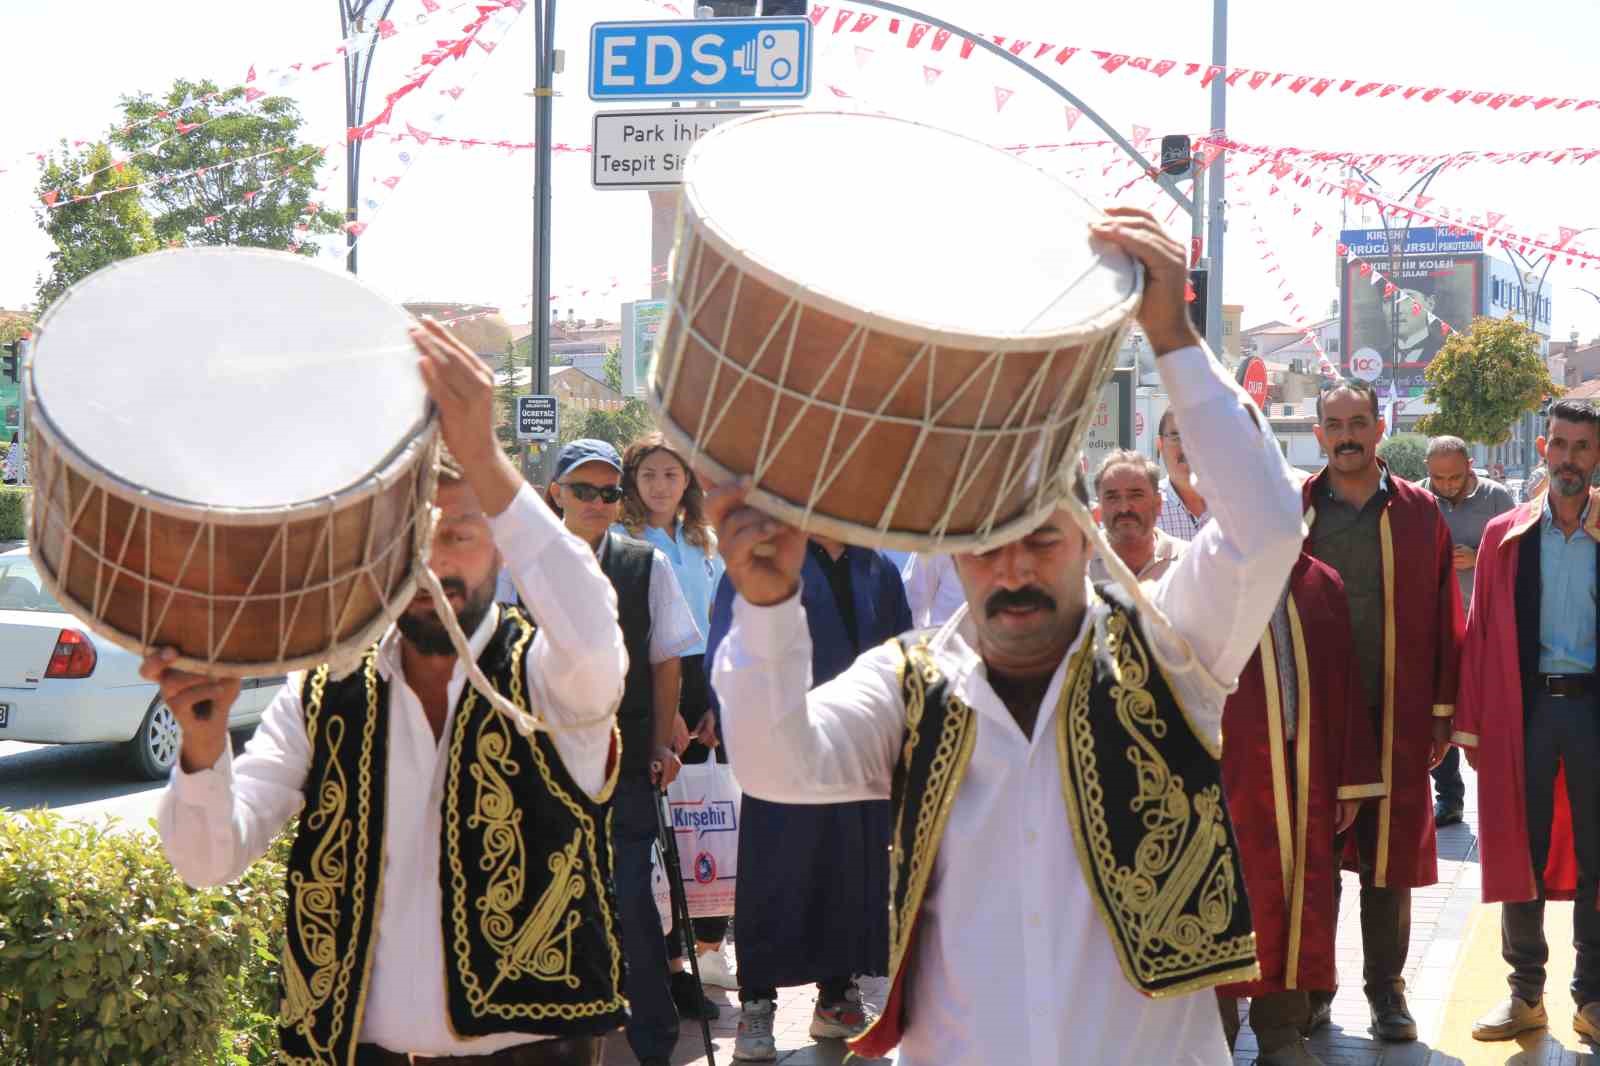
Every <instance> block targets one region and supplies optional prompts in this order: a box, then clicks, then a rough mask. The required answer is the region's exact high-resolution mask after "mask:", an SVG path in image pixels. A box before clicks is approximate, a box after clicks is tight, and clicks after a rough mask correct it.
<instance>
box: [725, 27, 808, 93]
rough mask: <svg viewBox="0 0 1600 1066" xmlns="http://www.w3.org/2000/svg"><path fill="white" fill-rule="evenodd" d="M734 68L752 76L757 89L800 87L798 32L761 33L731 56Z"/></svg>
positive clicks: (764, 31) (765, 31) (769, 31)
mask: <svg viewBox="0 0 1600 1066" xmlns="http://www.w3.org/2000/svg"><path fill="white" fill-rule="evenodd" d="M734 65H735V66H737V67H738V68H739V72H740V73H741V74H744V75H746V76H748V75H752V74H753V75H755V79H756V85H757V86H758V87H759V88H763V89H792V88H794V87H795V86H797V85H799V84H800V31H799V30H762V31H761V34H760V36H758V37H757V38H756V39H755V40H753V41H750V42H749V43H747V44H746V45H745V46H744V47H742V48H740V49H739V51H738V52H737V53H736V54H735V55H734Z"/></svg>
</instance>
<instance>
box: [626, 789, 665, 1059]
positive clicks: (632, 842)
mask: <svg viewBox="0 0 1600 1066" xmlns="http://www.w3.org/2000/svg"><path fill="white" fill-rule="evenodd" d="M656 797H657V792H656V787H655V785H653V784H651V783H650V779H649V778H648V777H646V776H642V775H638V774H624V775H622V776H621V777H620V778H618V780H617V787H616V790H615V791H614V792H613V793H612V794H611V850H612V855H613V856H614V860H615V865H614V870H613V874H612V882H613V884H614V885H615V887H616V893H617V927H618V929H617V931H618V933H619V934H620V939H621V941H622V957H623V959H624V960H625V961H626V962H627V964H628V967H627V973H626V975H625V976H624V981H623V994H624V995H626V996H627V997H628V1027H627V1031H628V1045H629V1046H630V1047H631V1048H633V1053H634V1054H635V1055H636V1056H638V1057H639V1058H641V1059H645V1058H649V1057H650V1056H652V1055H659V1056H663V1057H665V1056H669V1055H671V1054H672V1049H673V1048H674V1047H676V1046H677V1043H678V1008H677V1006H676V1005H675V1004H674V1003H673V1001H672V989H671V988H670V986H669V985H668V984H667V952H666V948H665V945H664V944H663V942H662V939H661V916H660V915H659V914H658V913H657V912H656V901H655V897H654V895H652V894H651V891H650V845H651V844H652V843H654V841H655V839H656V835H657V816H656Z"/></svg>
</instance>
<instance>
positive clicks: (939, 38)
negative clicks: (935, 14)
mask: <svg viewBox="0 0 1600 1066" xmlns="http://www.w3.org/2000/svg"><path fill="white" fill-rule="evenodd" d="M949 40H950V31H949V30H934V31H933V50H934V51H935V52H939V51H943V49H944V46H945V44H946V42H948V41H949Z"/></svg>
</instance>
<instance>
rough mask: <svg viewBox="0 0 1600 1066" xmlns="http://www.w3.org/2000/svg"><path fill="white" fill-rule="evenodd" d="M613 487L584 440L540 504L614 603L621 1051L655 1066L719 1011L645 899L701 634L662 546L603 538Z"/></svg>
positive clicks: (593, 446) (614, 511) (561, 462)
mask: <svg viewBox="0 0 1600 1066" xmlns="http://www.w3.org/2000/svg"><path fill="white" fill-rule="evenodd" d="M621 485H622V457H621V456H620V455H618V454H617V450H616V449H615V448H613V447H612V446H611V445H610V444H608V443H607V442H605V441H603V440H595V439H593V438H589V437H584V438H580V439H578V440H575V441H572V442H570V443H568V444H567V445H566V446H565V447H563V448H562V449H561V451H560V452H559V453H557V455H556V464H555V478H554V480H552V481H551V482H550V488H549V501H550V506H551V507H552V508H554V509H555V511H556V513H558V514H559V515H561V521H562V523H563V524H564V525H565V526H566V527H567V530H568V532H570V533H572V534H573V535H574V536H576V537H578V538H579V539H580V540H582V541H583V542H584V543H585V544H587V545H588V546H589V547H590V549H591V550H593V552H594V553H595V556H596V557H597V558H598V559H599V560H600V569H601V571H602V572H604V574H605V575H606V578H607V580H609V581H610V582H611V587H612V588H613V589H615V590H616V594H617V621H618V623H619V624H620V625H621V626H622V642H623V645H624V646H625V647H626V648H627V651H628V674H627V679H626V681H625V682H624V684H623V689H622V705H621V706H620V707H619V708H618V709H617V729H618V731H619V732H620V735H621V738H622V764H621V769H620V772H619V774H618V777H617V787H616V791H615V793H614V794H613V795H612V798H611V839H612V846H613V847H614V848H615V850H616V863H617V869H616V878H615V881H616V889H617V912H618V929H619V932H620V934H621V940H622V954H623V957H624V958H625V959H626V960H627V963H628V975H627V981H626V984H625V986H624V987H625V989H626V991H627V994H628V1025H627V1033H628V1045H629V1047H631V1048H632V1049H633V1053H634V1055H635V1056H637V1058H638V1060H639V1062H640V1064H641V1066H665V1064H666V1062H667V1061H668V1059H670V1058H671V1057H672V1049H673V1048H674V1047H675V1046H676V1045H677V1043H678V1019H679V1018H680V1017H683V1018H693V1019H700V1018H701V1017H704V1018H706V1019H708V1020H709V1019H712V1018H715V1017H717V1015H718V1014H719V1013H720V1012H719V1011H718V1009H717V1005H716V1004H715V1003H712V1002H711V1001H710V1000H709V999H707V998H706V996H705V993H704V992H703V991H702V990H701V988H700V985H699V983H698V982H697V981H695V979H694V975H693V974H691V973H689V972H688V971H687V970H685V969H684V968H683V967H684V960H683V959H682V958H681V957H680V956H681V954H682V952H681V950H680V951H678V952H673V951H672V950H671V949H670V948H669V946H668V945H667V943H666V941H665V940H663V938H662V936H661V924H660V917H659V915H658V914H657V913H656V905H655V899H654V897H653V896H652V895H651V892H650V845H651V844H652V843H654V842H655V840H656V837H657V818H658V816H657V809H658V803H659V796H660V793H661V792H662V791H663V790H664V789H665V788H666V787H667V786H668V785H670V784H672V781H673V779H674V778H675V777H677V776H678V768H679V766H680V765H681V763H680V762H679V759H678V755H679V753H680V752H681V751H682V750H683V747H684V745H685V744H687V743H688V741H687V739H686V732H685V733H683V734H682V735H681V736H680V730H681V729H682V726H681V722H680V719H679V716H678V697H679V691H680V687H681V685H682V679H683V665H682V656H683V655H684V653H685V652H687V651H688V650H690V649H691V648H693V647H694V646H695V645H696V644H698V643H699V642H700V630H699V628H698V627H697V626H696V625H695V621H694V615H693V614H692V613H691V612H690V610H689V603H688V601H687V600H686V599H684V596H683V590H682V588H681V587H680V586H679V584H678V578H677V575H676V574H675V573H674V572H673V569H672V563H671V562H670V561H668V559H667V557H666V555H665V554H663V553H662V551H661V549H659V548H656V547H654V546H653V545H650V544H647V543H645V542H644V541H640V540H635V539H634V538H632V537H629V536H626V535H624V534H622V533H618V532H616V531H614V530H613V529H612V526H613V525H614V524H615V523H616V522H617V520H618V518H620V517H621V515H622V487H621ZM680 740H681V742H680ZM669 957H670V963H669ZM669 965H670V967H671V973H670V976H669V973H668V967H669Z"/></svg>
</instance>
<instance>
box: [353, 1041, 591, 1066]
mask: <svg viewBox="0 0 1600 1066" xmlns="http://www.w3.org/2000/svg"><path fill="white" fill-rule="evenodd" d="M602 1045H603V1041H602V1040H601V1038H600V1037H597V1036H571V1037H567V1038H565V1039H562V1040H535V1041H532V1042H530V1043H527V1044H518V1045H517V1046H516V1047H508V1048H506V1049H505V1050H504V1051H495V1052H492V1053H490V1054H487V1055H409V1054H407V1053H405V1052H403V1051H390V1050H389V1049H388V1048H386V1047H380V1046H379V1045H377V1044H360V1045H358V1046H357V1047H356V1066H599V1062H600V1050H601V1047H602Z"/></svg>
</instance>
